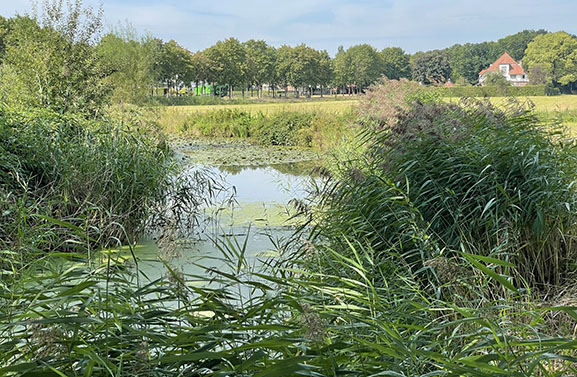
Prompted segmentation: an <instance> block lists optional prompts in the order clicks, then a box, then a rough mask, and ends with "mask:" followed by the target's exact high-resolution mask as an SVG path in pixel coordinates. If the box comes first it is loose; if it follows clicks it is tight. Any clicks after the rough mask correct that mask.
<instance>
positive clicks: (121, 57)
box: [97, 27, 166, 103]
mask: <svg viewBox="0 0 577 377" xmlns="http://www.w3.org/2000/svg"><path fill="white" fill-rule="evenodd" d="M159 52H160V51H159V49H158V44H157V42H156V41H155V40H154V39H152V38H150V37H143V38H138V37H137V35H136V33H135V32H134V31H133V30H132V29H130V28H129V27H127V28H125V29H124V30H123V29H119V30H116V31H115V32H112V33H110V34H107V35H105V36H104V37H103V38H102V39H101V40H100V42H99V44H98V46H97V53H98V55H99V56H101V57H102V59H103V61H104V64H106V65H107V66H108V67H109V69H110V70H111V71H112V72H113V73H112V74H111V75H110V76H109V77H108V78H107V80H108V81H109V85H110V86H113V87H114V93H113V100H114V102H117V103H121V102H129V103H142V102H143V101H144V100H146V99H147V98H148V97H149V96H150V93H151V91H152V88H153V87H154V85H155V84H156V83H157V82H158V77H157V72H156V70H155V68H156V67H155V65H156V63H157V61H158V58H159ZM163 57H164V58H166V56H163Z"/></svg>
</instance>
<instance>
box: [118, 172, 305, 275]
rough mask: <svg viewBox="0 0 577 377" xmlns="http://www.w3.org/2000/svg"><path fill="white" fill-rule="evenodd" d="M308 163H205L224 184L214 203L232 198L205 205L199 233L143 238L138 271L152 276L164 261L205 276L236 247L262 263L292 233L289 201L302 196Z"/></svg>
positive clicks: (249, 261)
mask: <svg viewBox="0 0 577 377" xmlns="http://www.w3.org/2000/svg"><path fill="white" fill-rule="evenodd" d="M313 165H314V163H312V162H311V161H306V162H292V163H286V164H274V165H268V166H237V165H235V166H226V165H223V166H213V167H209V168H210V169H212V170H213V172H214V173H216V175H217V176H219V177H220V179H222V181H223V183H224V186H225V187H226V188H227V190H226V191H224V192H222V193H220V194H219V196H218V197H217V198H216V203H222V202H223V201H224V199H225V198H230V197H231V196H232V197H233V200H232V201H231V202H229V203H228V204H226V205H224V204H217V205H216V206H215V208H207V213H208V214H209V215H207V216H209V217H210V220H209V221H207V225H206V227H205V228H204V230H203V232H202V237H199V238H197V239H195V240H190V239H182V240H176V241H175V242H172V243H169V244H164V245H161V246H160V247H159V245H158V242H157V241H156V240H154V239H145V240H143V241H142V242H141V243H140V244H139V245H138V246H137V248H136V249H135V254H136V255H137V256H138V259H139V262H138V270H139V272H140V273H141V274H142V275H144V276H145V277H146V278H147V279H151V280H154V279H156V278H159V277H161V276H163V275H165V274H167V269H166V268H165V265H164V262H167V263H168V264H169V265H170V266H171V268H173V269H176V270H178V271H180V272H183V273H186V274H190V275H198V276H202V277H206V276H207V274H208V273H209V272H208V271H209V270H210V269H211V268H215V269H223V268H229V267H226V266H227V263H226V262H225V258H224V254H229V255H231V259H237V258H236V257H235V256H234V253H235V252H242V253H243V255H244V257H245V259H246V262H247V264H246V265H245V267H246V268H249V267H251V266H252V267H254V266H255V265H259V264H261V263H262V260H264V259H267V258H270V257H271V256H274V255H275V253H277V246H278V245H280V244H282V243H283V241H285V240H286V239H288V238H289V237H290V236H291V235H292V234H293V231H294V227H295V225H297V223H298V221H299V220H298V219H294V218H292V216H293V215H294V212H295V211H294V209H293V208H292V206H291V205H290V203H289V202H290V201H291V200H293V199H302V198H305V197H306V196H307V188H308V187H310V184H311V180H312V179H313V178H311V176H310V171H311V169H312V166H313ZM192 168H193V167H191V169H192ZM217 208H218V210H215V209H217ZM233 250H234V251H233ZM119 253H123V251H119ZM124 254H125V251H124Z"/></svg>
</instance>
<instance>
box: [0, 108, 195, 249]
mask: <svg viewBox="0 0 577 377" xmlns="http://www.w3.org/2000/svg"><path fill="white" fill-rule="evenodd" d="M0 135H1V136H2V140H3V143H2V145H1V146H0V165H1V166H2V173H0V208H5V209H6V210H5V211H2V214H1V216H2V217H1V218H0V247H5V248H8V249H15V250H18V251H19V252H21V253H22V255H28V254H30V253H35V252H37V251H40V250H59V251H73V250H75V249H76V248H77V247H78V246H79V245H86V244H89V245H93V246H98V245H103V244H107V243H109V242H112V243H116V242H117V241H116V240H127V241H130V240H134V238H135V237H137V235H138V234H139V233H140V232H141V231H142V230H143V229H144V226H145V225H146V221H147V220H148V219H149V217H150V215H151V214H152V213H154V214H156V218H157V219H158V218H159V217H161V216H162V213H163V210H162V207H164V206H165V205H169V206H170V205H174V206H176V205H179V204H182V202H183V201H186V200H188V199H191V195H192V193H191V191H190V190H189V189H187V187H189V186H188V183H186V184H185V183H184V182H181V181H179V179H178V178H177V177H175V176H174V175H175V174H176V173H177V166H176V165H175V164H174V163H173V162H172V152H171V151H170V150H169V149H168V148H167V146H166V143H165V142H164V141H163V140H162V138H159V137H158V135H156V134H155V133H154V131H153V130H151V129H148V128H146V127H143V125H141V126H140V127H139V128H137V129H131V125H130V124H118V123H117V124H115V123H113V121H111V120H109V121H87V120H85V119H83V118H80V117H76V116H73V115H58V114H55V113H52V112H49V111H34V112H30V113H21V112H14V111H11V110H9V109H1V110H0ZM183 184H184V186H183ZM189 188H190V187H189ZM173 190H176V191H178V190H181V191H180V193H179V196H178V198H177V199H175V198H173V197H171V192H173ZM169 203H170V204H169ZM192 207H194V206H191V208H192ZM153 208H154V211H153ZM169 211H170V210H169ZM63 221H65V222H67V223H69V224H72V226H73V227H74V229H83V232H84V233H83V237H81V238H78V236H77V234H75V235H71V233H70V230H71V228H70V227H68V226H64V225H62V222H63Z"/></svg>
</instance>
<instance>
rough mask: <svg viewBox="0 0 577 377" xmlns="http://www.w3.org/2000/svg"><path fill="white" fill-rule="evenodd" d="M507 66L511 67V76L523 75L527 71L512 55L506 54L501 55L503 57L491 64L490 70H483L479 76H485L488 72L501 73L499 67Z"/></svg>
mask: <svg viewBox="0 0 577 377" xmlns="http://www.w3.org/2000/svg"><path fill="white" fill-rule="evenodd" d="M504 64H507V65H509V66H510V67H509V74H510V75H523V74H525V70H524V69H523V67H521V64H518V63H517V62H516V61H515V60H514V59H513V58H512V57H511V55H509V54H507V53H506V52H505V53H504V54H503V55H501V57H500V58H499V59H497V60H495V62H494V63H493V64H491V65H490V66H489V68H487V69H484V70H482V71H481V72H479V76H480V75H483V74H485V73H487V72H491V71H499V66H500V65H504Z"/></svg>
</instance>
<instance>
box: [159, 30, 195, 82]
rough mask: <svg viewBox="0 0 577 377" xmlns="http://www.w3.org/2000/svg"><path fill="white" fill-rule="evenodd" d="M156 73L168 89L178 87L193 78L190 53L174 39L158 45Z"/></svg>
mask: <svg viewBox="0 0 577 377" xmlns="http://www.w3.org/2000/svg"><path fill="white" fill-rule="evenodd" d="M157 69H158V75H159V77H160V80H161V81H162V82H163V83H164V84H165V85H166V86H167V87H168V88H169V89H175V90H178V89H180V88H181V87H182V86H183V85H188V84H190V83H191V82H192V81H193V80H194V77H193V72H192V54H191V53H190V51H188V50H187V49H185V48H184V47H182V46H180V45H179V44H178V43H176V42H175V41H174V40H170V41H168V42H166V43H163V44H162V45H161V47H160V52H159V62H158V68H157Z"/></svg>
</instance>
